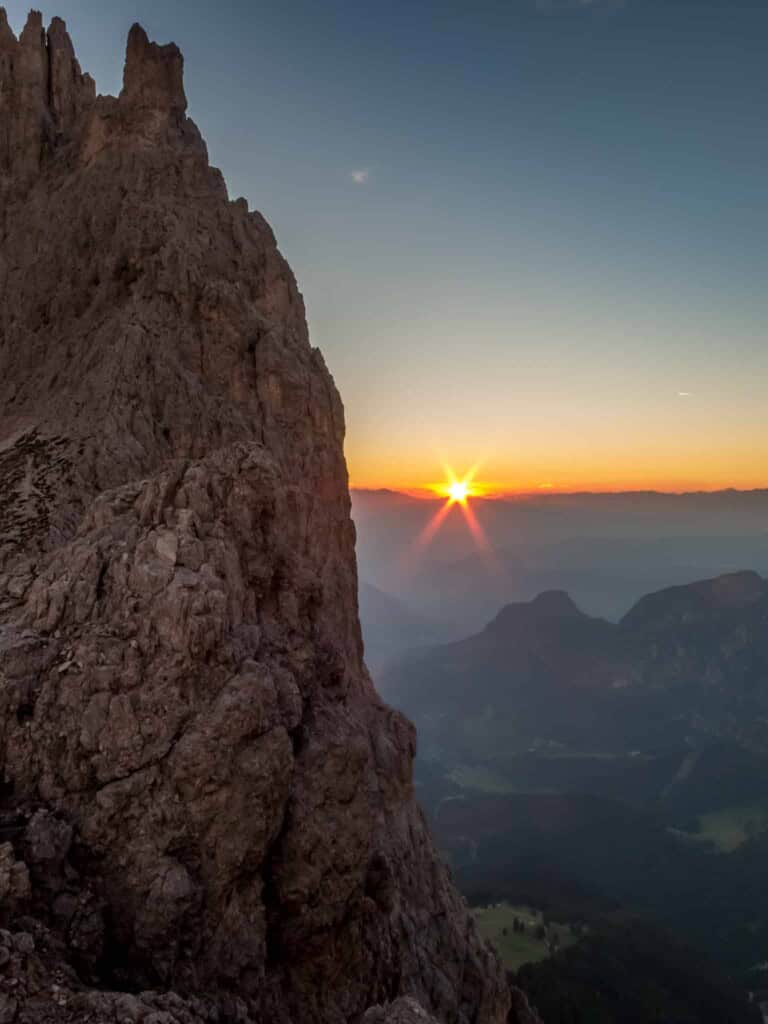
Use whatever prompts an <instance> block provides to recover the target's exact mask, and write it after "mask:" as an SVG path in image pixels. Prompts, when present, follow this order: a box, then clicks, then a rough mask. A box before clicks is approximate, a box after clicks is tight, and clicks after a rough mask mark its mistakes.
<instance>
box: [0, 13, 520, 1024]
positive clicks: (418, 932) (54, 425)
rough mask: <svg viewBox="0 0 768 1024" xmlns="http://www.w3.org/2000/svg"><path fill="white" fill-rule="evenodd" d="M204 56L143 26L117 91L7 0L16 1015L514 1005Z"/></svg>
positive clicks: (3, 485)
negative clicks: (380, 664) (364, 569)
mask: <svg viewBox="0 0 768 1024" xmlns="http://www.w3.org/2000/svg"><path fill="white" fill-rule="evenodd" d="M182 70H183V61H182V57H181V54H180V53H179V51H178V50H177V49H176V47H175V46H173V45H169V46H162V47H161V46H157V45H156V44H154V43H151V42H150V41H149V40H148V38H147V36H146V35H145V33H144V32H143V30H142V29H141V28H140V27H138V26H134V28H133V29H132V30H131V33H130V36H129V40H128V48H127V58H126V66H125V77H124V88H123V91H122V92H121V94H120V96H119V97H117V98H114V97H107V96H97V95H96V91H95V87H94V83H93V82H92V80H91V79H90V78H89V77H88V76H87V75H84V74H82V73H81V70H80V67H79V65H78V63H77V60H76V58H75V54H74V49H73V47H72V43H71V41H70V39H69V36H68V34H67V31H66V27H65V25H64V23H63V22H62V21H60V20H59V19H54V21H53V22H52V23H51V24H50V27H49V28H48V29H47V30H46V29H45V28H44V27H43V21H42V18H41V16H40V15H39V14H38V13H36V12H33V13H32V14H31V15H30V17H29V20H28V22H27V25H26V27H25V28H24V31H23V32H22V33H21V36H20V37H19V39H16V37H15V35H14V33H13V32H12V31H11V29H10V27H9V25H8V23H7V20H6V17H5V13H4V12H3V11H2V10H0V756H2V761H3V779H2V790H1V792H0V926H2V930H0V1024H5V1022H19V1024H26V1022H48V1021H51V1022H53V1021H62V1022H63V1021H78V1022H88V1021H94V1022H96V1021H108V1022H112V1021H114V1022H116V1024H117V1022H125V1021H129V1022H143V1024H197V1022H202V1021H210V1022H220V1024H224V1022H227V1021H232V1022H240V1024H247V1022H257V1021H264V1022H266V1021H270V1022H274V1024H287V1022H289V1021H290V1022H295V1024H305V1022H306V1024H310V1022H321V1021H322V1022H330V1024H336V1022H339V1024H341V1022H348V1021H349V1022H351V1021H358V1020H360V1019H361V1017H362V1015H363V1013H365V1011H366V1010H367V1009H368V1008H369V1007H374V1009H373V1010H371V1013H372V1014H373V1016H370V1017H366V1020H372V1021H377V1020H390V1019H391V1020H393V1021H401V1020H402V1021H403V1022H405V1021H410V1020H414V1021H416V1020H425V1021H426V1020H427V1019H428V1018H429V1016H432V1017H434V1018H435V1019H436V1020H438V1021H440V1022H443V1024H470V1022H477V1024H492V1022H497V1021H502V1020H504V1019H505V1017H506V1014H507V1010H508V1005H509V995H508V992H507V986H506V983H505V979H504V976H503V972H502V971H501V969H500V967H499V965H498V962H497V960H496V958H495V956H494V955H493V954H492V953H491V952H490V951H489V949H488V947H487V946H485V945H484V944H483V942H482V941H481V940H480V939H479V938H478V936H477V934H476V931H475V928H474V924H473V922H472V919H471V917H470V916H469V914H468V913H467V910H466V908H465V906H464V904H463V902H462V900H461V898H460V897H459V896H458V894H457V893H456V891H455V890H454V888H453V886H452V883H451V881H450V878H449V875H448V873H447V871H446V869H445V868H444V867H443V865H442V864H441V862H440V860H439V859H438V857H437V856H436V854H435V852H434V849H433V846H432V842H431V839H430V837H429V834H428V832H427V829H426V827H425V824H424V820H423V818H422V815H421V813H420V812H419V810H418V808H417V806H416V804H415V802H414V796H413V787H412V781H411V762H412V758H413V754H414V747H415V737H414V731H413V728H412V726H411V725H410V724H409V723H408V722H407V720H406V719H405V718H403V717H402V716H401V715H400V714H398V713H396V712H394V711H392V710H391V709H390V708H388V707H387V706H386V705H384V704H383V703H382V702H381V700H380V699H379V698H378V696H377V695H376V693H375V691H374V689H373V687H372V685H371V682H370V679H369V677H368V674H367V672H366V669H365V666H364V664H363V660H362V644H361V638H360V629H359V625H358V620H357V606H356V601H357V598H356V593H357V580H356V569H355V558H354V540H355V537H354V528H353V525H352V522H351V519H350V507H349V496H348V490H347V477H346V468H345V463H344V458H343V452H342V443H343V434H344V419H343V410H342V406H341V402H340V400H339V397H338V394H337V392H336V389H335V387H334V384H333V381H332V379H331V377H330V375H329V373H328V372H327V370H326V368H325V365H324V363H323V359H322V357H321V355H320V353H319V352H318V351H317V350H316V349H313V348H312V347H311V346H310V344H309V340H308V336H307V328H306V322H305V316H304V308H303V303H302V299H301V295H300V294H299V291H298V289H297V287H296V283H295V281H294V278H293V275H292V273H291V271H290V269H289V267H288V266H287V264H286V263H285V261H284V260H283V258H282V256H281V255H280V253H279V251H278V249H277V247H276V244H275V241H274V238H273V235H272V233H271V231H270V229H269V227H268V225H267V224H266V222H265V221H264V219H263V218H262V217H261V216H260V215H259V214H258V213H253V212H249V210H248V208H247V204H246V203H245V201H244V200H238V201H236V202H230V201H229V200H228V198H227V194H226V190H225V186H224V183H223V180H222V178H221V175H220V174H219V172H218V171H216V170H215V169H213V168H211V167H210V166H209V163H208V158H207V153H206V149H205V145H204V143H203V141H202V139H201V137H200V134H199V132H198V131H197V129H196V127H195V125H194V124H193V123H192V121H190V120H189V119H188V118H187V116H186V113H185V111H186V100H185V96H184V87H183V80H182ZM400 997H410V999H409V1000H406V1001H405V1002H399V1003H398V1002H396V1001H397V1000H399V999H400ZM414 1000H415V1001H416V1002H414ZM390 1004H393V1005H394V1007H395V1009H394V1010H393V1011H391V1013H392V1014H397V1015H396V1016H392V1015H391V1014H390V1016H386V1017H381V1016H376V1014H381V1013H386V1012H389V1011H386V1010H383V1009H381V1010H380V1009H376V1008H377V1007H386V1006H389V1005H390ZM417 1004H420V1005H417ZM414 1007H415V1009H414ZM414 1014H415V1016H414Z"/></svg>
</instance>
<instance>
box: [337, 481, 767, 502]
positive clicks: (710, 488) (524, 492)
mask: <svg viewBox="0 0 768 1024" xmlns="http://www.w3.org/2000/svg"><path fill="white" fill-rule="evenodd" d="M476 486H478V488H482V492H481V493H475V492H474V491H473V493H472V494H471V495H470V497H472V498H473V500H475V501H503V500H504V499H506V498H532V497H533V498H545V497H550V496H551V497H555V496H567V495H570V496H573V497H577V496H578V495H586V494H595V495H597V494H605V495H622V494H626V495H630V494H663V495H669V496H683V495H696V494H728V493H737V494H755V493H760V492H763V491H768V481H766V483H764V484H756V485H754V486H751V487H747V486H738V485H736V484H725V485H724V484H717V485H699V486H694V485H691V486H689V487H671V486H670V487H660V486H655V487H654V486H652V485H647V486H626V487H621V486H619V487H597V486H589V485H585V486H581V487H556V486H552V487H542V486H537V487H520V488H513V487H498V486H493V485H490V484H482V485H476ZM349 487H350V490H352V491H368V492H370V493H374V492H376V491H388V492H390V493H391V494H402V495H404V496H406V497H409V498H418V499H420V500H422V501H438V500H444V499H445V498H446V497H447V493H446V491H445V490H440V488H445V484H419V485H410V484H408V485H403V486H401V487H397V486H394V485H392V484H357V483H354V482H350V484H349Z"/></svg>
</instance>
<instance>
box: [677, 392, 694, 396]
mask: <svg viewBox="0 0 768 1024" xmlns="http://www.w3.org/2000/svg"><path fill="white" fill-rule="evenodd" d="M677 397H678V398H693V392H692V391H678V392H677Z"/></svg>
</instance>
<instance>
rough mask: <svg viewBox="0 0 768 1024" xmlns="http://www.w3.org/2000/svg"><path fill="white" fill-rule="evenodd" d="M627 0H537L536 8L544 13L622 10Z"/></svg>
mask: <svg viewBox="0 0 768 1024" xmlns="http://www.w3.org/2000/svg"><path fill="white" fill-rule="evenodd" d="M626 3H627V0H535V5H536V10H537V11H541V12H543V13H544V14H554V13H556V12H557V11H569V10H574V9H575V10H590V11H596V12H597V11H620V10H621V9H622V8H623V7H625V6H626Z"/></svg>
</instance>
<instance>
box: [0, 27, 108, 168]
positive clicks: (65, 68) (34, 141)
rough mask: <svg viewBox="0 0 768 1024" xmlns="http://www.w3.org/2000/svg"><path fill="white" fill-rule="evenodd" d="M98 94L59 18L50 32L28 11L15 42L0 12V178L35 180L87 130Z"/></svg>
mask: <svg viewBox="0 0 768 1024" xmlns="http://www.w3.org/2000/svg"><path fill="white" fill-rule="evenodd" d="M95 92H96V91H95V86H94V83H93V80H92V79H91V78H90V76H89V75H83V74H82V73H81V71H80V66H79V64H78V63H77V60H76V58H75V51H74V47H73V45H72V40H71V39H70V38H69V35H68V33H67V28H66V25H65V23H64V22H63V21H62V20H61V19H60V18H54V19H53V21H52V22H51V25H50V28H49V29H48V31H47V32H46V30H45V28H44V27H43V16H42V14H41V13H40V11H34V10H33V11H30V13H29V17H28V18H27V22H26V24H25V26H24V29H23V30H22V32H21V35H20V36H19V38H18V40H17V39H16V37H15V35H14V33H13V31H12V30H11V27H10V25H9V24H8V18H7V15H6V11H5V9H4V8H0V176H2V175H3V174H5V175H6V176H9V177H11V178H12V179H13V181H14V183H16V184H24V183H25V182H27V181H29V180H31V179H33V178H34V177H35V176H36V175H37V173H38V172H39V170H40V167H41V165H42V164H43V163H44V161H45V160H46V158H47V157H49V156H50V155H51V154H52V153H53V152H54V151H55V149H56V148H57V146H59V145H61V144H64V143H66V142H68V141H71V140H72V139H74V138H75V137H76V136H77V135H78V133H79V131H81V130H82V129H83V127H84V122H85V117H86V114H87V112H88V111H89V109H90V107H91V106H92V104H93V101H94V99H95Z"/></svg>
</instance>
